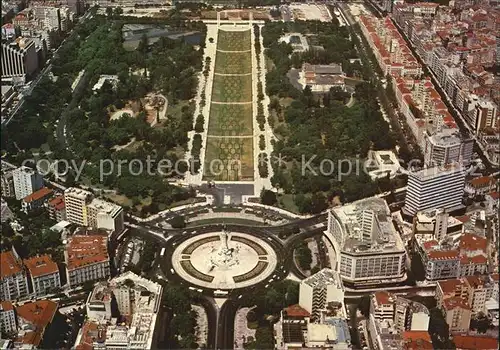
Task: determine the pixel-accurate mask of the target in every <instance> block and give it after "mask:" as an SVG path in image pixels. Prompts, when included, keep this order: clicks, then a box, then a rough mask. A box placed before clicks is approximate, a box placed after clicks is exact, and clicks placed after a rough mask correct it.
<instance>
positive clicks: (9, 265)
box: [0, 250, 23, 278]
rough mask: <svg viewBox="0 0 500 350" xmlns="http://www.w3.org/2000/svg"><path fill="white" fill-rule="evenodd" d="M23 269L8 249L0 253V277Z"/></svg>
mask: <svg viewBox="0 0 500 350" xmlns="http://www.w3.org/2000/svg"><path fill="white" fill-rule="evenodd" d="M22 270H23V266H22V265H21V262H20V261H19V260H17V259H16V257H15V256H14V253H13V252H12V251H11V250H9V251H7V252H3V253H1V254H0V278H5V277H9V276H12V275H15V274H17V273H19V272H21V271H22Z"/></svg>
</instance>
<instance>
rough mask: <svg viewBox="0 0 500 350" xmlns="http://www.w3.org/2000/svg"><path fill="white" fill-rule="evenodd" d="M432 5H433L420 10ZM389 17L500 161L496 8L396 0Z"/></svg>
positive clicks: (499, 20)
mask: <svg viewBox="0 0 500 350" xmlns="http://www.w3.org/2000/svg"><path fill="white" fill-rule="evenodd" d="M423 8H430V9H431V11H422V9H423ZM391 18H392V20H393V21H394V23H396V24H397V25H398V26H399V28H400V29H401V30H402V31H403V32H404V34H405V36H406V37H407V38H408V40H409V41H410V43H411V45H412V47H413V48H414V49H415V52H416V53H417V54H418V56H420V58H421V59H422V61H423V62H424V63H425V64H426V65H427V66H428V67H429V69H430V70H431V71H432V72H433V73H434V75H435V77H436V80H437V82H438V83H439V85H440V87H441V88H442V90H443V92H444V93H446V95H447V96H448V98H449V100H450V101H451V102H452V104H453V106H454V108H455V109H457V110H458V111H459V112H460V114H461V115H462V116H463V119H464V120H465V122H466V124H467V126H468V129H469V130H470V132H471V133H472V134H473V135H474V137H475V138H476V140H477V141H478V142H479V143H480V144H481V145H482V146H483V149H484V150H485V151H486V155H487V156H488V157H489V159H490V161H491V162H493V163H495V164H498V163H499V162H500V148H499V143H498V137H497V134H498V132H499V127H500V125H499V111H498V103H499V102H500V80H499V79H498V77H496V76H495V75H494V73H493V71H492V70H491V68H492V67H493V66H494V65H495V64H498V62H499V61H500V55H499V54H498V47H499V45H498V42H499V34H498V33H499V31H500V9H499V8H498V6H495V3H494V2H491V1H481V2H480V3H479V2H478V1H465V0H457V1H453V2H451V3H450V6H442V5H438V4H429V3H416V4H410V3H405V2H399V3H398V4H396V5H394V6H393V8H392V15H391Z"/></svg>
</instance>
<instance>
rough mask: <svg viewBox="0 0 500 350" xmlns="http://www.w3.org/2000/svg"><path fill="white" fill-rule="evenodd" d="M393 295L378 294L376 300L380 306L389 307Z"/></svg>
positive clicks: (386, 293)
mask: <svg viewBox="0 0 500 350" xmlns="http://www.w3.org/2000/svg"><path fill="white" fill-rule="evenodd" d="M390 298H391V295H390V294H389V293H388V292H376V293H375V300H376V301H377V304H378V305H388V304H390V303H391V302H390Z"/></svg>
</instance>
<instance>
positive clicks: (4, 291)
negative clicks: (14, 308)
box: [0, 248, 28, 300]
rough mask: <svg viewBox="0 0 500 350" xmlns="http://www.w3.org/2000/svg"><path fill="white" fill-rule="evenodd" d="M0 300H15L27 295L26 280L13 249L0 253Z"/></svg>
mask: <svg viewBox="0 0 500 350" xmlns="http://www.w3.org/2000/svg"><path fill="white" fill-rule="evenodd" d="M0 262H1V263H0V299H1V300H16V299H19V298H22V297H25V296H26V295H28V280H27V279H26V273H25V272H24V269H23V264H22V261H21V259H20V258H19V255H17V252H16V250H15V249H14V248H12V250H9V251H6V252H2V253H0Z"/></svg>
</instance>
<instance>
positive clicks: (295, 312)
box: [274, 269, 352, 350]
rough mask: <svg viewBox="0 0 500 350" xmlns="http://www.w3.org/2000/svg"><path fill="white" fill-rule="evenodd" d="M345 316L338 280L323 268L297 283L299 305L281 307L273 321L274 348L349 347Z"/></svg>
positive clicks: (344, 348) (342, 292) (345, 348)
mask: <svg viewBox="0 0 500 350" xmlns="http://www.w3.org/2000/svg"><path fill="white" fill-rule="evenodd" d="M308 309H309V310H310V311H308ZM346 317H347V313H346V309H345V305H344V288H343V286H342V279H341V278H340V276H339V274H338V273H336V272H334V271H332V270H330V269H323V270H321V271H319V272H317V273H316V274H314V275H312V276H311V277H309V278H307V279H305V280H303V281H302V282H301V285H300V291H299V304H297V305H292V306H289V307H287V308H285V309H284V310H282V312H281V315H280V320H279V321H278V322H277V323H275V324H274V331H275V338H276V348H277V349H280V350H285V349H296V348H302V347H306V348H323V349H336V350H348V349H351V348H352V347H351V337H350V333H349V326H348V324H347V320H346Z"/></svg>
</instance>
